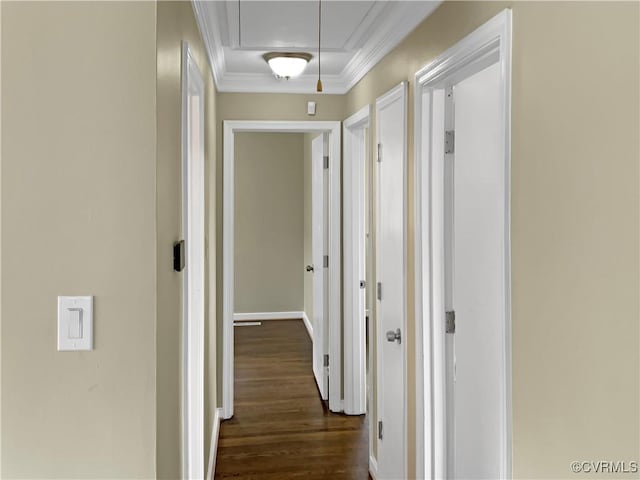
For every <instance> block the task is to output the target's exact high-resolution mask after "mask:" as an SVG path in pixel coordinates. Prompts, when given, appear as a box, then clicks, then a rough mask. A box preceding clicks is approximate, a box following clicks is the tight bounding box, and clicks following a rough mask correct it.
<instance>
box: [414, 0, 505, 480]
mask: <svg viewBox="0 0 640 480" xmlns="http://www.w3.org/2000/svg"><path fill="white" fill-rule="evenodd" d="M496 62H499V64H500V68H501V79H502V82H501V89H502V98H503V116H504V117H503V118H504V126H505V131H504V153H505V160H506V161H505V165H504V168H505V182H506V185H505V192H506V195H505V198H504V201H505V219H504V222H505V239H504V255H505V271H504V282H505V283H504V285H505V298H504V299H503V300H504V311H505V324H504V328H503V334H504V352H503V359H504V362H503V367H504V368H503V372H502V376H503V398H504V416H503V419H504V421H503V425H502V432H503V434H502V437H503V439H502V445H501V447H502V470H503V477H504V478H510V477H511V258H510V257H511V255H510V245H511V243H510V181H509V180H510V162H511V10H508V9H507V10H503V11H502V12H501V13H499V14H498V15H496V16H495V17H494V18H492V19H491V20H489V21H488V22H487V23H485V24H484V25H482V26H481V27H479V28H478V29H477V30H475V31H474V32H472V33H471V34H469V35H468V36H466V37H465V38H464V39H462V40H461V41H460V42H458V43H457V44H456V45H454V46H453V47H451V48H450V49H449V50H447V51H445V52H444V53H443V54H441V55H440V56H438V57H437V58H436V59H435V60H434V61H432V62H431V63H429V64H428V65H426V66H425V67H424V68H422V69H421V70H420V71H418V72H417V73H416V75H415V91H414V102H415V106H414V115H415V122H414V135H415V139H414V155H415V191H416V204H415V205H416V209H415V225H416V228H415V232H416V239H415V262H416V271H415V275H416V277H415V281H416V296H415V297H416V298H415V302H416V303H415V312H416V313H415V318H416V397H417V398H416V406H417V408H416V413H417V418H416V434H417V435H416V460H417V464H416V472H417V477H418V478H440V477H441V476H442V473H443V470H442V468H443V467H442V466H443V465H445V464H446V458H445V455H446V450H445V441H444V438H445V437H444V433H445V432H444V423H443V418H442V407H443V404H444V393H443V392H442V391H436V390H440V389H436V388H435V385H443V381H444V379H443V372H444V353H443V350H444V349H443V348H440V346H439V344H440V343H441V342H435V339H436V338H441V339H442V338H444V308H443V291H444V280H443V278H444V277H443V272H444V265H443V259H444V253H443V252H444V250H443V243H442V240H441V239H442V238H443V231H444V203H443V184H444V176H443V175H444V170H443V168H442V159H443V157H444V149H443V144H444V120H443V121H442V122H438V124H435V122H432V121H431V118H432V106H433V105H432V101H431V100H432V98H433V95H434V91H436V90H441V89H443V88H445V87H447V86H451V85H455V84H456V83H458V82H459V81H460V80H462V79H464V78H467V77H469V76H470V75H472V74H474V73H477V72H479V71H480V70H482V69H484V68H486V67H488V66H490V65H492V64H494V63H496ZM423 232H424V234H423Z"/></svg>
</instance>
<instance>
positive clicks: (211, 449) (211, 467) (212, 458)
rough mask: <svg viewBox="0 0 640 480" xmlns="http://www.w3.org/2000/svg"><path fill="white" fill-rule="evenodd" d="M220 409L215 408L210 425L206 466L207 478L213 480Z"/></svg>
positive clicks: (220, 416)
mask: <svg viewBox="0 0 640 480" xmlns="http://www.w3.org/2000/svg"><path fill="white" fill-rule="evenodd" d="M221 419H222V409H221V408H216V410H215V412H214V414H213V422H212V425H211V445H210V446H209V466H208V468H207V480H214V478H215V476H216V457H217V456H218V438H220V421H221Z"/></svg>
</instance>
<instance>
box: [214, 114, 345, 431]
mask: <svg viewBox="0 0 640 480" xmlns="http://www.w3.org/2000/svg"><path fill="white" fill-rule="evenodd" d="M223 130H224V138H223V173H222V337H223V338H222V343H223V347H222V355H223V357H222V415H223V418H224V419H229V418H231V417H232V416H233V379H234V373H233V372H234V366H233V363H234V361H233V335H234V333H233V310H234V279H235V272H234V269H235V267H234V223H235V207H234V194H235V193H234V176H235V175H234V170H235V168H234V164H235V152H234V148H235V143H234V142H235V138H234V136H235V134H236V133H239V132H280V133H308V132H317V133H324V132H327V133H329V134H330V135H329V245H328V251H329V272H328V274H329V292H328V297H329V309H328V327H329V358H330V368H331V375H330V376H329V409H330V410H331V411H334V412H339V411H342V395H341V390H342V388H341V386H342V365H341V364H342V362H341V356H342V355H341V353H342V348H341V347H342V332H341V323H342V308H341V292H342V290H341V288H342V287H341V269H340V263H341V221H340V219H341V187H340V169H341V163H342V160H341V158H342V157H341V137H340V130H341V128H340V122H328V121H244V120H232V121H230V120H225V121H224V127H223ZM301 161H302V160H301Z"/></svg>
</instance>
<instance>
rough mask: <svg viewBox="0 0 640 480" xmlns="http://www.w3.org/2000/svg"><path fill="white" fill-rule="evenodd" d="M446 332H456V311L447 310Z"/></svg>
mask: <svg viewBox="0 0 640 480" xmlns="http://www.w3.org/2000/svg"><path fill="white" fill-rule="evenodd" d="M445 332H446V333H456V312H455V310H451V311H449V312H445Z"/></svg>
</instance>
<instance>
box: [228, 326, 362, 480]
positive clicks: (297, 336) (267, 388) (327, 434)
mask: <svg viewBox="0 0 640 480" xmlns="http://www.w3.org/2000/svg"><path fill="white" fill-rule="evenodd" d="M311 352H312V349H311V342H310V340H309V337H308V335H307V331H306V329H305V327H304V324H303V323H302V322H301V321H299V320H282V321H280V320H277V321H275V320H269V321H265V322H262V325H261V326H255V327H236V328H235V409H234V410H235V412H234V417H233V418H232V419H231V420H226V421H224V422H223V423H222V426H221V430H220V439H219V443H218V456H217V464H216V479H226V478H239V479H246V480H250V479H255V480H276V479H277V480H283V479H290V478H300V479H301V478H304V479H306V480H319V479H336V480H337V479H345V480H346V479H349V480H361V479H362V480H366V479H368V478H369V474H368V434H367V428H366V420H365V418H364V417H363V416H360V417H354V416H346V415H339V414H334V413H331V412H329V411H328V409H327V408H326V406H325V405H324V402H322V401H321V400H320V396H319V394H318V390H317V388H316V384H315V380H314V378H313V373H312V370H311Z"/></svg>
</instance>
